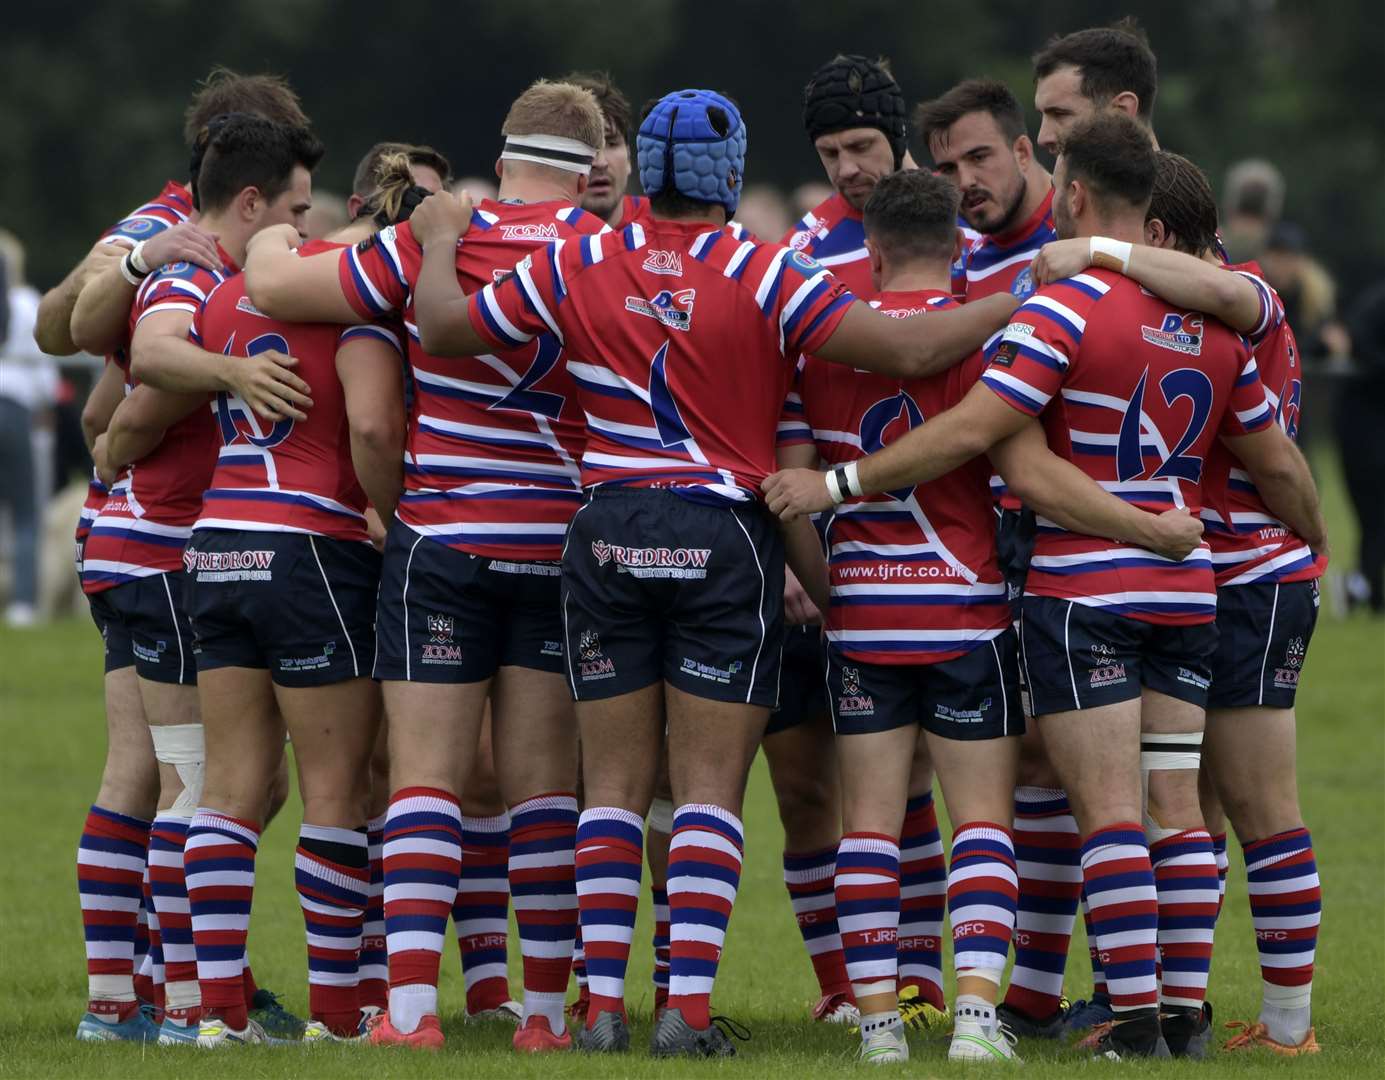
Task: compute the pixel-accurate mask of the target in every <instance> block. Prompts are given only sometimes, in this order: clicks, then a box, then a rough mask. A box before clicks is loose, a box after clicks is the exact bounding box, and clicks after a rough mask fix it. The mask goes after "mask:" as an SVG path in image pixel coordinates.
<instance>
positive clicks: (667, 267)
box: [644, 251, 683, 277]
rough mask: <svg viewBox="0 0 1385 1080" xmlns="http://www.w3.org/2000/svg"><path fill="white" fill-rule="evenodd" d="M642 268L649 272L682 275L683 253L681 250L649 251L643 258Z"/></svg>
mask: <svg viewBox="0 0 1385 1080" xmlns="http://www.w3.org/2000/svg"><path fill="white" fill-rule="evenodd" d="M644 268H645V270H647V271H648V272H649V273H651V274H671V275H672V276H673V277H682V276H683V253H682V252H681V251H651V252H650V253H649V254H648V255H646V256H645V259H644Z"/></svg>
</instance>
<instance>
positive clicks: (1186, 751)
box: [1140, 731, 1202, 844]
mask: <svg viewBox="0 0 1385 1080" xmlns="http://www.w3.org/2000/svg"><path fill="white" fill-rule="evenodd" d="M1201 764H1202V732H1200V731H1185V732H1180V733H1178V734H1172V735H1155V734H1143V735H1141V736H1140V782H1141V785H1142V787H1143V789H1144V792H1143V794H1144V808H1145V809H1144V826H1145V838H1146V839H1147V840H1148V841H1149V842H1150V843H1151V844H1153V843H1155V842H1157V841H1159V840H1167V839H1168V838H1169V837H1170V836H1174V835H1176V834H1178V833H1180V832H1182V831H1183V830H1182V829H1169V828H1165V827H1164V825H1163V823H1162V822H1160V821H1159V819H1158V810H1159V808H1158V807H1157V806H1151V805H1150V801H1149V774H1150V773H1152V772H1174V771H1186V770H1189V769H1191V770H1192V771H1194V772H1196V771H1197V770H1198V768H1199V767H1200V766H1201Z"/></svg>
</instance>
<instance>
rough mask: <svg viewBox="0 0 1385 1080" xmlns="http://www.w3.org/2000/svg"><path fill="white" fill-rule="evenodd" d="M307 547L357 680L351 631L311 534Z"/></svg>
mask: <svg viewBox="0 0 1385 1080" xmlns="http://www.w3.org/2000/svg"><path fill="white" fill-rule="evenodd" d="M308 547H310V548H312V549H313V562H315V563H317V572H318V573H319V574H321V575H322V584H324V585H325V586H327V599H328V600H330V601H332V610H333V611H335V612H336V613H337V624H338V625H339V626H340V627H341V636H342V637H344V638H346V647H347V648H348V649H350V650H351V674H353V675H355V676H356V678H358V679H359V678H360V677H361V662H360V660H358V659H357V658H356V643H355V642H354V641H352V640H351V631H349V630H348V629H347V628H346V620H345V619H343V618H342V617H341V608H339V607H337V598H336V597H335V596H334V595H333V594H332V583H331V582H330V581H328V580H327V571H326V570H324V569H322V560H321V559H320V558H318V555H317V537H315V536H313V535H312V534H311V533H310V534H309V535H308Z"/></svg>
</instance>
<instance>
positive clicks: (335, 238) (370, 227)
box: [325, 214, 379, 245]
mask: <svg viewBox="0 0 1385 1080" xmlns="http://www.w3.org/2000/svg"><path fill="white" fill-rule="evenodd" d="M378 231H379V230H378V227H377V226H376V224H375V217H374V215H372V214H363V215H362V216H361V217H358V218H357V219H356V220H355V221H353V222H351V223H350V224H348V225H343V226H342V227H341V228H340V229H337V230H336V231H335V232H333V233H331V235H329V236H327V237H325V239H327V240H330V241H331V242H332V243H334V244H348V245H351V244H359V243H360V242H361V241H362V240H368V239H369V238H370V237H372V236H374V235H375V234H376V232H378Z"/></svg>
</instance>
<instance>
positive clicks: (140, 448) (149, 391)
mask: <svg viewBox="0 0 1385 1080" xmlns="http://www.w3.org/2000/svg"><path fill="white" fill-rule="evenodd" d="M206 401H207V395H206V394H200V393H193V394H176V393H170V392H169V391H167V390H160V389H158V388H157V387H154V386H137V387H135V388H134V390H132V391H131V392H130V393H129V394H127V395H126V396H125V400H124V401H122V402H121V403H120V405H119V406H117V407H116V410H115V412H114V413H113V414H112V415H111V422H110V425H109V426H108V427H107V428H106V432H105V434H104V435H103V436H101V437H100V439H104V441H105V445H104V451H103V453H101V454H99V455H98V453H97V452H96V451H93V456H94V457H98V461H97V468H98V471H103V474H104V471H105V470H103V467H102V461H101V460H99V458H100V457H104V463H105V468H106V469H109V470H110V471H111V472H112V473H113V472H114V471H116V470H118V469H120V468H121V467H123V466H125V465H129V464H130V463H131V462H135V461H139V460H140V459H141V458H144V457H147V456H148V455H149V454H151V453H153V451H154V450H155V449H156V448H157V447H158V445H159V443H161V442H162V441H163V437H164V432H166V431H167V430H168V429H169V428H170V427H172V426H173V425H174V424H176V423H177V422H178V421H179V420H181V419H182V418H183V417H185V416H187V415H188V414H189V413H191V412H192V411H193V410H194V409H196V408H198V406H202V405H205V404H206ZM98 441H99V440H98Z"/></svg>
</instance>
